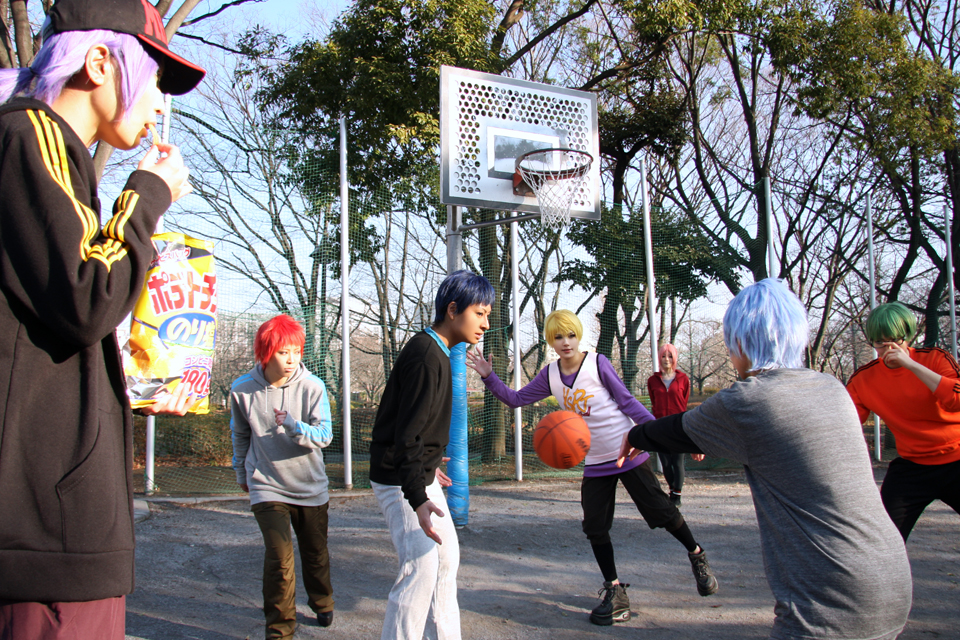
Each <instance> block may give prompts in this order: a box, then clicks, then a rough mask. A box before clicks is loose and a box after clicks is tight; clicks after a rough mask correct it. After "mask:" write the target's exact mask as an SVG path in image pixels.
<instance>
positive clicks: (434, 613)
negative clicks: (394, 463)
mask: <svg viewBox="0 0 960 640" xmlns="http://www.w3.org/2000/svg"><path fill="white" fill-rule="evenodd" d="M370 484H371V485H372V486H373V494H374V495H375V496H376V497H377V502H378V503H380V510H381V511H382V512H383V515H384V517H385V518H386V519H387V528H388V529H389V530H390V537H391V538H393V546H394V547H396V549H397V555H399V556H400V574H399V575H398V576H397V581H396V582H395V583H394V584H393V588H392V589H390V595H389V596H388V598H387V615H386V618H385V619H384V621H383V633H382V634H381V635H380V638H381V640H422V639H424V638H425V639H426V640H460V607H459V605H458V604H457V568H458V567H459V566H460V545H459V542H458V541H457V530H456V529H455V528H454V525H453V519H452V518H451V517H450V509H449V508H448V507H447V499H446V498H445V497H444V495H443V489H441V488H440V483H439V482H437V481H436V479H434V481H433V482H432V483H431V484H430V485H429V486H428V487H427V498H428V499H429V500H431V501H432V502H433V504H435V505H436V506H437V508H439V509H440V510H441V511H443V514H444V515H443V517H442V518H439V517H437V516H436V514H434V515H432V516H431V519H432V520H433V528H434V529H435V530H436V532H437V533H438V534H439V536H440V539H441V540H443V544H437V543H436V542H434V541H433V540H431V539H430V538H428V537H427V534H425V533H424V532H423V529H421V528H420V521H419V520H418V519H417V512H416V511H414V510H413V509H411V508H410V504H409V503H408V502H407V501H406V500H404V498H403V491H402V490H401V489H400V487H397V486H393V485H387V484H379V483H376V482H371V483H370ZM428 603H429V606H428Z"/></svg>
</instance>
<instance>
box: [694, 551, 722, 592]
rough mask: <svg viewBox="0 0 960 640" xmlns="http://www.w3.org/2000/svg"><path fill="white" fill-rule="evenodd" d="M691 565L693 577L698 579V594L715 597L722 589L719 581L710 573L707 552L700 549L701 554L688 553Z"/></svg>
mask: <svg viewBox="0 0 960 640" xmlns="http://www.w3.org/2000/svg"><path fill="white" fill-rule="evenodd" d="M687 555H688V556H690V564H691V565H692V566H693V576H694V577H695V578H696V579H697V593H699V594H700V595H702V596H709V595H713V594H714V593H716V592H717V589H719V588H720V585H719V584H718V583H717V579H716V578H715V577H713V573H712V572H711V571H710V564H709V563H708V562H707V552H706V551H704V550H703V547H701V548H700V553H688V554H687Z"/></svg>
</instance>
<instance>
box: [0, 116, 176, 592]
mask: <svg viewBox="0 0 960 640" xmlns="http://www.w3.org/2000/svg"><path fill="white" fill-rule="evenodd" d="M170 199H171V198H170V189H169V188H168V187H167V185H166V183H164V181H163V180H162V179H161V178H160V177H159V176H157V175H155V174H152V173H149V172H145V171H136V172H134V173H133V174H132V175H131V176H130V179H129V181H128V182H127V184H126V186H125V187H124V190H123V192H122V193H121V194H120V198H119V199H118V200H117V203H116V205H115V206H114V212H113V216H112V217H111V218H110V219H109V220H108V221H107V223H106V225H104V226H103V227H101V224H100V201H99V199H98V198H97V180H96V174H95V172H94V167H93V160H92V159H91V157H90V152H89V151H88V150H87V148H86V147H85V146H84V144H83V142H82V141H81V140H80V138H79V137H77V135H76V133H75V132H74V131H73V129H71V128H70V126H69V125H68V124H67V123H66V122H65V121H64V120H63V119H61V118H60V117H59V116H57V115H56V114H55V113H54V112H53V111H51V110H50V108H49V107H48V106H47V105H46V104H44V103H43V102H39V101H37V100H31V99H22V98H21V99H14V100H10V101H8V102H7V103H5V104H3V105H0V514H2V515H0V599H6V600H15V601H85V600H97V599H101V598H108V597H114V596H120V595H123V594H126V593H130V592H131V591H132V590H133V542H134V541H133V483H132V463H133V417H132V415H131V414H130V404H129V402H128V401H127V395H126V388H125V385H124V376H123V371H122V368H121V364H120V350H119V347H118V345H117V338H116V335H115V333H114V329H115V328H116V327H117V325H118V324H119V323H120V322H122V321H123V319H124V318H125V316H126V315H127V314H128V313H129V312H130V310H131V309H132V308H133V305H134V302H135V301H136V299H137V296H138V295H139V293H140V289H141V287H142V286H143V280H144V277H145V276H146V272H147V268H148V266H149V264H150V262H151V260H152V259H153V257H154V248H153V244H152V243H151V241H150V236H151V234H152V233H153V230H154V229H155V228H156V224H157V220H158V218H159V217H160V215H161V214H162V213H163V212H164V211H165V210H166V209H167V208H168V207H169V206H170Z"/></svg>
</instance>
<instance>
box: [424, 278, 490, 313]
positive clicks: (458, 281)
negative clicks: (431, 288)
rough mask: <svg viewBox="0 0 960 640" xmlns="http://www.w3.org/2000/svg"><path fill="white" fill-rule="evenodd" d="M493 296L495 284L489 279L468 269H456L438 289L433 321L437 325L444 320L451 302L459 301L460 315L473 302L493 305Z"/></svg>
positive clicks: (458, 310) (458, 311)
mask: <svg viewBox="0 0 960 640" xmlns="http://www.w3.org/2000/svg"><path fill="white" fill-rule="evenodd" d="M493 297H494V293H493V285H492V284H490V281H489V280H487V279H486V278H484V277H483V276H478V275H477V274H475V273H473V272H472V271H467V270H466V269H461V270H460V271H454V272H453V273H451V274H450V275H448V276H447V277H446V278H444V279H443V282H441V283H440V288H439V289H437V299H436V303H435V304H436V310H437V315H436V318H435V319H434V321H433V323H434V324H435V325H437V324H440V323H442V322H443V318H444V316H446V315H447V307H449V306H450V303H451V302H456V303H457V315H460V314H461V313H463V312H464V311H466V310H467V307H469V306H470V305H472V304H488V305H492V304H493Z"/></svg>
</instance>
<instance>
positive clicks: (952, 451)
mask: <svg viewBox="0 0 960 640" xmlns="http://www.w3.org/2000/svg"><path fill="white" fill-rule="evenodd" d="M916 333H917V319H916V317H914V315H913V313H912V312H911V311H910V310H909V309H907V308H906V307H905V306H904V305H902V304H900V303H899V302H888V303H887V304H882V305H880V306H879V307H877V308H876V309H874V310H873V311H871V312H870V315H869V316H867V326H866V334H867V340H869V341H870V344H871V345H872V346H873V348H874V349H876V350H877V359H876V360H873V361H871V362H870V363H868V364H866V365H864V366H862V367H860V368H859V369H857V370H856V371H855V372H854V374H853V375H852V376H851V377H850V382H848V383H847V391H848V392H850V397H851V398H853V402H854V404H856V405H857V412H858V413H859V414H860V420H861V422H862V421H864V420H866V419H867V416H868V415H870V412H871V411H872V412H874V413H876V414H877V415H878V416H880V418H881V419H882V420H883V421H884V422H885V423H886V424H887V426H888V427H889V428H890V431H892V432H893V435H894V437H895V438H896V440H897V453H898V454H899V457H897V458H896V459H894V460H893V461H892V462H891V463H890V466H889V468H888V469H887V475H886V477H885V478H884V480H883V486H882V487H881V489H880V496H881V497H882V498H883V506H884V507H885V508H886V510H887V513H889V514H890V518H891V519H892V520H893V523H894V524H895V525H897V529H899V530H900V535H902V536H903V539H904V541H906V539H907V537H908V536H909V535H910V531H911V530H912V529H913V526H914V525H915V524H916V523H917V520H918V519H919V518H920V514H921V513H923V510H924V509H926V508H927V505H929V504H930V503H931V502H933V501H934V500H938V499H939V500H942V501H943V502H945V503H946V504H948V505H949V506H950V507H952V508H953V510H954V511H957V512H958V513H960V367H958V366H957V361H956V360H954V359H953V357H952V356H951V355H950V354H949V353H947V352H946V351H944V350H943V349H937V348H936V347H931V348H928V349H924V348H914V347H911V346H910V343H911V342H912V341H913V338H914V336H915V335H916Z"/></svg>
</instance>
